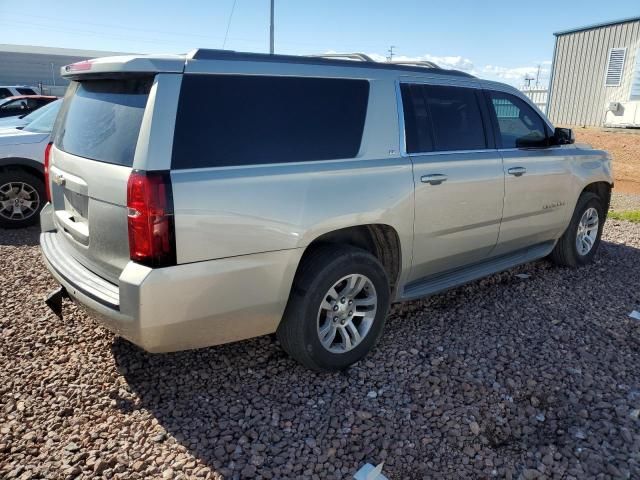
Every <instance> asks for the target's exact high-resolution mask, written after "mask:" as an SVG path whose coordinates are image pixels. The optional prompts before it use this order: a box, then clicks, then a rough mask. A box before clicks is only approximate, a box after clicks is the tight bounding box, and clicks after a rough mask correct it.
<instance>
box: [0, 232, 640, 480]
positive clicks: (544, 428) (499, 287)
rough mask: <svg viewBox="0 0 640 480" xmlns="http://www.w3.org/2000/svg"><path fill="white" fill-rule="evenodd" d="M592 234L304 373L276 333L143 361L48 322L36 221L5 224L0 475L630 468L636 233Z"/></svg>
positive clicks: (432, 474)
mask: <svg viewBox="0 0 640 480" xmlns="http://www.w3.org/2000/svg"><path fill="white" fill-rule="evenodd" d="M604 238H605V242H604V243H603V245H602V247H601V250H600V253H599V255H598V257H597V262H596V263H595V264H594V265H592V266H589V267H587V268H582V269H579V270H566V269H560V268H556V267H553V266H551V265H550V264H549V263H548V262H546V261H540V262H536V263H534V264H530V265H525V266H523V267H520V268H518V269H515V270H511V271H508V272H505V273H502V274H499V275H494V276H492V277H490V278H488V279H485V280H482V281H479V282H475V283H473V284H470V285H468V286H464V287H461V288H458V289H456V290H453V291H451V292H449V293H446V294H442V295H438V296H435V297H433V298H430V299H427V300H422V301H415V302H411V303H407V304H404V305H401V306H396V307H394V308H393V310H392V313H391V316H390V319H389V322H388V324H387V328H386V334H385V335H384V337H383V339H382V342H381V344H380V345H379V347H378V348H377V349H376V351H375V352H374V353H373V354H372V355H370V356H368V357H367V358H366V360H364V361H362V362H360V363H359V364H358V365H356V366H354V367H352V368H351V369H349V370H348V371H346V372H344V373H336V374H315V373H311V372H309V371H307V370H305V369H304V368H302V367H300V366H299V365H297V364H296V363H294V362H293V361H292V360H290V359H289V358H287V357H286V356H285V355H284V354H283V353H282V351H281V350H280V348H279V346H278V344H277V342H276V340H275V339H274V338H273V337H263V338H258V339H254V340H249V341H245V342H240V343H236V344H232V345H226V346H221V347H215V348H209V349H204V350H200V351H192V352H183V353H177V354H167V355H152V354H147V353H145V352H143V351H141V350H139V349H137V348H136V347H134V346H132V345H130V344H128V343H127V342H125V341H123V340H120V339H117V338H115V337H114V336H113V335H111V334H110V333H108V332H107V331H106V330H104V329H103V328H101V327H99V326H98V325H97V324H96V323H94V322H93V321H91V320H90V319H89V318H87V316H86V315H84V314H83V313H82V312H81V311H80V310H78V309H76V308H75V307H74V306H73V305H72V304H70V303H67V304H66V305H65V310H66V316H65V319H64V320H63V321H59V320H57V319H56V318H55V317H54V316H53V315H52V314H51V313H49V312H48V311H47V310H46V308H45V306H44V304H43V302H42V298H43V296H44V294H45V293H46V292H47V291H49V290H50V289H51V288H53V287H54V282H53V281H52V280H51V278H50V277H49V275H48V273H47V272H46V270H45V269H44V267H43V264H42V262H41V260H40V256H39V252H38V247H37V231H36V230H35V229H30V230H23V231H0V271H1V272H2V276H3V281H2V283H1V286H0V294H1V295H0V365H2V368H1V369H0V399H1V400H0V478H3V479H4V478H23V479H26V478H42V477H44V478H52V479H59V478H96V477H100V476H102V477H105V478H123V479H124V478H126V479H136V478H140V479H142V478H145V479H146V478H221V477H224V478H252V477H256V478H260V477H261V478H301V477H312V478H351V475H353V473H354V472H355V471H356V470H357V468H358V467H359V466H361V465H362V464H363V463H364V462H366V461H368V462H371V463H374V464H376V463H378V462H380V461H384V462H385V465H384V473H385V474H386V475H387V476H389V477H390V478H392V479H405V478H492V477H498V478H514V479H515V478H523V479H531V478H581V479H582V478H640V419H639V418H638V417H639V415H640V410H639V409H640V321H637V320H633V319H631V318H629V317H628V314H629V312H630V311H631V310H632V309H636V310H640V289H639V288H638V282H639V281H640V225H638V224H630V223H626V222H609V223H608V224H607V227H606V230H605V236H604ZM520 273H524V274H527V275H530V277H528V278H519V277H517V276H516V274H520Z"/></svg>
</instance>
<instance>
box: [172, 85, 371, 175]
mask: <svg viewBox="0 0 640 480" xmlns="http://www.w3.org/2000/svg"><path fill="white" fill-rule="evenodd" d="M368 96H369V83H368V82H367V81H365V80H344V79H320V78H298V77H296V78H294V77H266V76H241V75H185V76H184V78H183V80H182V91H181V94H180V103H179V106H178V114H177V119H176V128H175V134H174V146H173V160H172V167H173V168H201V167H214V166H225V165H250V164H264V163H279V162H300V161H307V160H329V159H337V158H352V157H355V156H356V155H357V153H358V151H359V149H360V142H361V140H362V131H363V128H364V121H365V115H366V109H367V100H368Z"/></svg>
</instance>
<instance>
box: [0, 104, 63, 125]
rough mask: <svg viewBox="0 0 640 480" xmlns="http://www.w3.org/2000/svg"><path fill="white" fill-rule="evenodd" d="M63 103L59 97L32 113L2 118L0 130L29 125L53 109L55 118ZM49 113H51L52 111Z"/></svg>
mask: <svg viewBox="0 0 640 480" xmlns="http://www.w3.org/2000/svg"><path fill="white" fill-rule="evenodd" d="M61 105H62V99H61V98H59V99H57V100H54V101H53V102H51V103H48V104H47V105H45V106H44V107H41V108H39V109H37V110H35V111H33V112H31V113H28V114H23V115H18V116H15V117H5V118H2V119H0V131H2V130H6V129H13V128H18V129H21V128H24V127H25V126H26V125H29V124H30V123H31V122H33V121H34V120H36V119H38V118H40V116H42V115H45V114H47V113H49V112H50V111H51V110H53V111H55V113H54V114H52V115H53V118H55V116H56V115H57V114H58V111H59V110H60V106H61ZM49 114H50V115H51V113H49Z"/></svg>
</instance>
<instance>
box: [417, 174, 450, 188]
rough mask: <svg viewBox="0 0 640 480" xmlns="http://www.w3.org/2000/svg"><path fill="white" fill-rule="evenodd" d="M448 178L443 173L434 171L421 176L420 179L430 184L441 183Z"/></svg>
mask: <svg viewBox="0 0 640 480" xmlns="http://www.w3.org/2000/svg"><path fill="white" fill-rule="evenodd" d="M447 178H449V177H447V176H446V175H444V174H442V173H432V174H430V175H423V176H422V177H420V181H421V182H422V183H428V184H430V185H440V184H441V183H442V182H445V181H446V180H447Z"/></svg>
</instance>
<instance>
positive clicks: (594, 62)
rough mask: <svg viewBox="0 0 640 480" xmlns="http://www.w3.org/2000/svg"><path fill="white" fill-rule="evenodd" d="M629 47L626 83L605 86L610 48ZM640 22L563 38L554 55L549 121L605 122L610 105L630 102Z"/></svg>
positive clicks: (565, 122)
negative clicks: (611, 103)
mask: <svg viewBox="0 0 640 480" xmlns="http://www.w3.org/2000/svg"><path fill="white" fill-rule="evenodd" d="M617 47H627V53H626V58H625V62H624V71H623V78H622V82H621V84H620V86H619V87H605V85H604V81H605V71H606V68H607V60H608V56H609V49H611V48H617ZM638 48H640V21H632V22H626V23H620V24H617V25H609V26H605V27H599V28H593V29H590V30H583V31H579V32H574V33H567V34H563V35H559V36H558V37H557V40H556V48H555V54H554V69H553V73H552V75H553V79H552V84H551V99H550V104H549V106H548V109H547V113H548V115H549V118H550V119H551V121H552V122H553V123H554V124H557V125H595V126H601V125H602V124H603V123H604V119H605V112H606V110H607V107H608V105H609V102H626V101H629V94H630V90H631V79H632V75H633V66H634V63H635V57H636V54H637V51H638Z"/></svg>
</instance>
